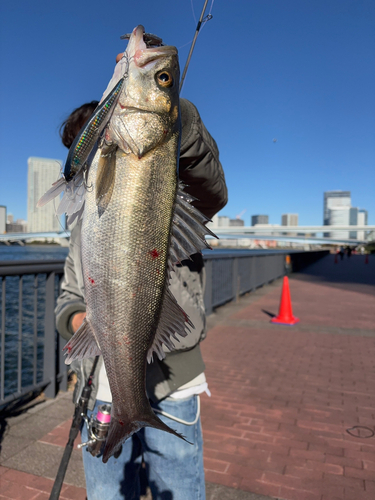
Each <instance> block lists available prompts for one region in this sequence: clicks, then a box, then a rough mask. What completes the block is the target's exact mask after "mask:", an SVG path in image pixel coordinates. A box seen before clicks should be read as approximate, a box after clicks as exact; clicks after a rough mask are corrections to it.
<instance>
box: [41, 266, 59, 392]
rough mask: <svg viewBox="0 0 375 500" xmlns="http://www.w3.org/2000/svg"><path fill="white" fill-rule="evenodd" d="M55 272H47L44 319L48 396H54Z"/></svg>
mask: <svg viewBox="0 0 375 500" xmlns="http://www.w3.org/2000/svg"><path fill="white" fill-rule="evenodd" d="M54 309H55V273H54V272H51V273H48V274H47V279H46V311H45V320H44V364H43V370H44V379H45V380H50V381H51V382H50V384H49V385H48V386H47V387H46V389H45V391H44V392H45V395H46V396H47V397H48V398H54V397H55V396H56V385H57V384H56V375H57V373H56V358H57V356H56V333H55V311H54Z"/></svg>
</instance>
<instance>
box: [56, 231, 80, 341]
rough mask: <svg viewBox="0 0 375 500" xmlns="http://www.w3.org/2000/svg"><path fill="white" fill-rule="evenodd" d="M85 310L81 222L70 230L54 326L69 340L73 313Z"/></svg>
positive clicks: (71, 333) (71, 331)
mask: <svg viewBox="0 0 375 500" xmlns="http://www.w3.org/2000/svg"><path fill="white" fill-rule="evenodd" d="M84 311H86V304H85V299H84V286H83V277H82V268H81V222H79V223H78V224H77V225H76V226H75V227H74V228H73V229H72V231H71V235H70V243H69V254H68V256H67V258H66V261H65V266H64V277H63V279H62V282H61V292H60V295H59V297H58V299H57V305H56V309H55V316H56V328H57V331H58V332H59V334H60V335H61V336H62V337H64V339H66V340H69V339H70V338H71V337H72V335H73V333H74V331H73V328H72V324H71V320H72V318H73V316H74V314H76V313H78V312H84Z"/></svg>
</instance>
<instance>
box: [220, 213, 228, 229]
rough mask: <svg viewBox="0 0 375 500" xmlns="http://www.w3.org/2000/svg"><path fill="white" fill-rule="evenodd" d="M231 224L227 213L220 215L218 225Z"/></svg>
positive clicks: (226, 225) (225, 225)
mask: <svg viewBox="0 0 375 500" xmlns="http://www.w3.org/2000/svg"><path fill="white" fill-rule="evenodd" d="M228 226H229V217H227V216H226V215H219V217H218V227H228Z"/></svg>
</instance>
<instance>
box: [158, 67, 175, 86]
mask: <svg viewBox="0 0 375 500" xmlns="http://www.w3.org/2000/svg"><path fill="white" fill-rule="evenodd" d="M156 81H157V83H158V84H159V85H160V86H161V87H171V86H172V85H173V78H172V75H171V74H170V73H168V71H162V72H161V73H159V74H158V75H156Z"/></svg>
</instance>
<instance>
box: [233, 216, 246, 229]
mask: <svg viewBox="0 0 375 500" xmlns="http://www.w3.org/2000/svg"><path fill="white" fill-rule="evenodd" d="M244 225H245V221H244V220H243V219H237V218H235V219H230V220H229V226H230V227H243V226H244Z"/></svg>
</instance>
